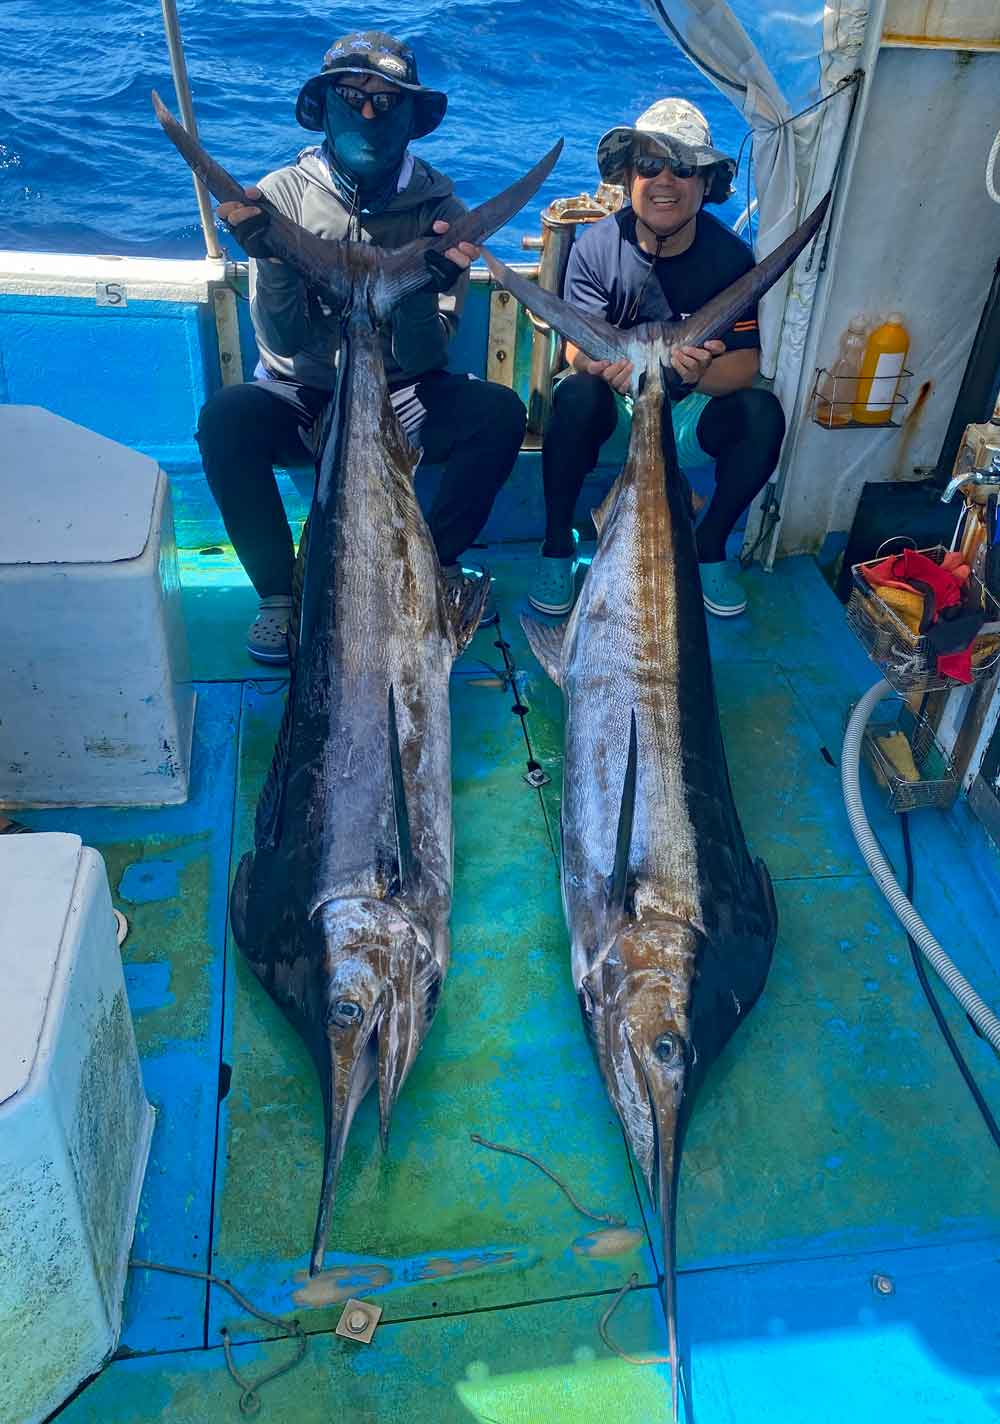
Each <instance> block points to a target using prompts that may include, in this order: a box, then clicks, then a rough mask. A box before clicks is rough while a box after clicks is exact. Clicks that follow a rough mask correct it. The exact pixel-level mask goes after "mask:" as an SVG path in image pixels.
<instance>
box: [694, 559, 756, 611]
mask: <svg viewBox="0 0 1000 1424" xmlns="http://www.w3.org/2000/svg"><path fill="white" fill-rule="evenodd" d="M728 570H729V565H728V564H727V563H726V562H725V561H723V562H722V563H718V564H699V565H698V571H699V573H700V574H701V592H702V596H703V597H704V600H705V607H706V608H707V609H708V611H709V613H714V614H715V616H716V618H735V617H736V615H737V614H738V613H743V612H745V611H746V606H747V597H746V594H745V593H744V592H743V589H742V588H741V587H740V585H739V584H738V583H737V582H736V580H735V579H734V578H732V577H730V574H729V572H728Z"/></svg>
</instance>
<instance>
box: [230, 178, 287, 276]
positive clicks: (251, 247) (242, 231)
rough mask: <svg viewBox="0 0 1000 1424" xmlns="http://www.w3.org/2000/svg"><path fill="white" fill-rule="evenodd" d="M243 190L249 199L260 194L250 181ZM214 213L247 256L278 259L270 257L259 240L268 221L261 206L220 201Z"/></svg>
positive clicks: (272, 260) (262, 259)
mask: <svg viewBox="0 0 1000 1424" xmlns="http://www.w3.org/2000/svg"><path fill="white" fill-rule="evenodd" d="M243 191H244V193H245V194H246V195H247V197H248V198H251V199H253V198H259V197H261V196H262V195H261V191H260V189H259V188H255V187H254V185H253V184H252V183H250V184H248V186H247V187H246V188H244V189H243ZM216 213H217V215H218V217H219V221H220V222H223V223H225V225H226V227H227V228H228V229H229V231H230V232H231V233H232V234H233V236H234V237H235V239H236V241H237V242H238V243H239V245H240V246H241V247H242V248H243V251H244V252H245V253H246V254H247V256H248V257H254V258H256V259H257V261H258V262H260V261H268V262H277V261H278V259H277V258H276V257H271V256H270V255H269V254H268V252H267V251H266V249H265V247H264V246H263V245H262V243H261V242H260V238H261V235H262V234H263V233H265V232H266V231H267V225H268V222H269V221H270V219H269V218H268V215H267V213H266V212H265V211H264V210H263V208H257V207H254V206H253V203H252V202H251V203H240V202H232V203H220V204H219V206H218V208H217V209H216Z"/></svg>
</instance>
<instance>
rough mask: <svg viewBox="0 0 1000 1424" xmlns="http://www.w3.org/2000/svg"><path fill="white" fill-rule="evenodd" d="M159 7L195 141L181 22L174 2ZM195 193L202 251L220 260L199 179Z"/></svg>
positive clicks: (209, 206) (185, 115)
mask: <svg viewBox="0 0 1000 1424" xmlns="http://www.w3.org/2000/svg"><path fill="white" fill-rule="evenodd" d="M160 7H161V9H162V10H163V28H164V29H165V30H166V34H167V49H168V50H169V51H170V72H171V74H172V75H173V78H174V89H175V91H176V93H177V103H178V106H179V108H180V111H181V123H182V124H183V125H184V127H185V128H186V129H187V131H188V133H189V134H190V135H191V137H192V138H197V137H198V125H197V124H196V123H195V119H194V107H193V105H192V103H191V86H190V85H189V84H188V77H187V64H186V63H185V60H184V42H183V40H182V39H181V26H180V21H179V20H178V18H177V4H176V0H160ZM192 176H193V175H192ZM194 192H195V197H196V198H197V200H198V213H199V216H200V217H201V229H202V232H203V233H204V234H205V251H206V252H207V254H208V256H209V257H221V256H222V255H223V254H222V248H221V247H220V246H219V239H218V237H217V236H216V232H215V219H214V218H213V216H212V204H211V201H210V199H209V195H208V189H207V188H206V187H205V185H204V183H203V182H202V181H201V179H200V178H195V179H194Z"/></svg>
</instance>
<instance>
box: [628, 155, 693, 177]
mask: <svg viewBox="0 0 1000 1424" xmlns="http://www.w3.org/2000/svg"><path fill="white" fill-rule="evenodd" d="M632 166H633V167H634V168H635V171H636V173H637V174H638V175H639V177H640V178H657V177H659V175H660V174H661V173H662V172H663V170H664V168H669V169H670V171H671V173H672V174H673V175H674V177H675V178H693V177H694V175H695V174H696V173H697V172H698V169H697V166H696V165H695V164H694V163H673V162H672V161H671V160H670V159H669V158H661V157H659V156H654V155H653V154H651V153H643V154H640V155H639V157H638V158H635V159H633V162H632Z"/></svg>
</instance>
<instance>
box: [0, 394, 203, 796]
mask: <svg viewBox="0 0 1000 1424" xmlns="http://www.w3.org/2000/svg"><path fill="white" fill-rule="evenodd" d="M193 722H194V693H193V690H192V687H191V681H190V672H189V667H188V654H187V639H186V635H185V632H184V623H183V618H182V615H181V606H180V579H179V576H178V569H177V549H176V545H175V543H174V526H173V513H172V508H171V501H170V485H169V483H168V481H167V477H166V476H165V475H164V473H163V471H162V470H161V469H160V468H159V466H158V465H157V464H156V462H155V460H150V459H149V458H148V457H147V456H145V455H140V454H138V453H137V452H136V451H134V450H129V449H127V448H126V447H125V446H123V445H118V444H116V443H115V442H114V441H113V440H106V439H105V438H104V437H103V436H102V435H95V434H94V432H93V431H91V430H85V429H84V428H83V427H82V426H80V425H74V424H73V422H72V421H69V420H63V419H62V418H61V417H60V416H57V415H53V414H52V413H51V412H50V411H47V410H42V409H41V408H40V407H38V406H16V405H0V805H6V806H53V805H55V806H129V805H144V806H149V805H163V804H165V803H169V802H179V801H184V800H186V799H187V795H188V776H189V770H190V759H191V733H192V727H193Z"/></svg>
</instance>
